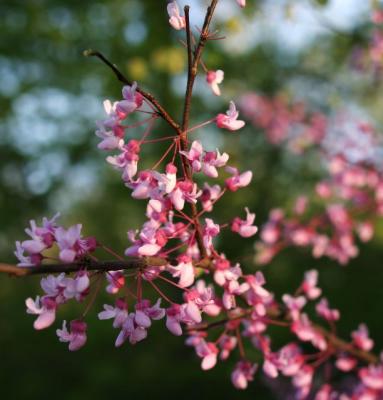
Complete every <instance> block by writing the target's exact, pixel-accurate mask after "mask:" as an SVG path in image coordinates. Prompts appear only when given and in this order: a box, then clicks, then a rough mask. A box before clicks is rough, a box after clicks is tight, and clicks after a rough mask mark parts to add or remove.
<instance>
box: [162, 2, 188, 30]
mask: <svg viewBox="0 0 383 400" xmlns="http://www.w3.org/2000/svg"><path fill="white" fill-rule="evenodd" d="M167 10H168V14H169V17H170V19H169V24H170V25H171V26H172V27H173V28H174V29H176V30H177V31H179V30H181V29H185V26H186V22H185V17H183V16H181V15H180V10H179V8H178V4H177V2H176V1H175V0H174V1H172V2H171V3H169V4H168V6H167Z"/></svg>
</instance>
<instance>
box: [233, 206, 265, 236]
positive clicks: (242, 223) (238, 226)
mask: <svg viewBox="0 0 383 400" xmlns="http://www.w3.org/2000/svg"><path fill="white" fill-rule="evenodd" d="M245 211H246V220H242V219H240V218H238V217H236V218H235V219H234V220H233V222H232V223H231V230H232V231H233V232H237V233H238V234H239V235H241V236H242V237H244V238H248V237H250V236H253V235H255V234H256V233H257V231H258V228H257V227H256V226H255V225H253V223H254V220H255V214H252V213H250V211H249V209H248V208H247V207H246V208H245Z"/></svg>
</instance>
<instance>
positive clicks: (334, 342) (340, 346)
mask: <svg viewBox="0 0 383 400" xmlns="http://www.w3.org/2000/svg"><path fill="white" fill-rule="evenodd" d="M251 313H252V309H248V310H244V311H243V312H242V313H241V314H236V315H232V316H230V315H229V316H228V317H227V318H224V319H221V320H218V321H214V322H211V323H203V324H198V325H189V326H188V328H187V331H188V332H189V333H190V332H193V331H203V330H208V329H212V328H216V327H218V326H222V325H225V324H226V323H228V322H230V321H236V320H239V319H243V318H247V317H248V316H249V315H250V314H251ZM271 314H272V316H273V317H274V318H276V313H275V311H272V312H271ZM279 320H280V322H284V323H285V322H288V323H289V324H288V325H287V326H290V323H291V321H290V320H289V318H288V317H286V316H284V315H280V316H279ZM312 326H313V328H314V329H315V330H316V331H317V332H318V333H320V334H321V335H323V336H324V338H325V339H326V340H327V342H328V344H329V345H330V346H332V347H333V348H334V349H336V350H337V351H339V352H346V353H348V354H351V355H352V356H354V357H356V358H358V359H359V360H363V361H365V362H367V363H369V364H377V363H378V362H379V358H378V357H377V356H376V355H375V354H373V353H371V352H368V351H364V350H361V349H358V348H356V347H355V346H353V345H352V344H351V343H348V342H346V341H345V340H343V339H341V338H339V337H338V336H336V335H335V334H334V333H332V332H330V331H328V330H326V329H325V328H323V327H321V326H319V325H317V324H312Z"/></svg>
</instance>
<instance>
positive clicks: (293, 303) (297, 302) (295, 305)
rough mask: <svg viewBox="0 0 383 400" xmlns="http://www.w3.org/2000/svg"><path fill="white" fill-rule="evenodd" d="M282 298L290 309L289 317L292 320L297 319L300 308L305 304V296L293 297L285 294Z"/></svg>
mask: <svg viewBox="0 0 383 400" xmlns="http://www.w3.org/2000/svg"><path fill="white" fill-rule="evenodd" d="M282 299H283V302H284V303H285V304H286V307H287V308H288V309H289V311H290V315H291V318H292V319H293V320H294V321H295V320H297V319H299V317H300V312H301V309H302V308H303V307H304V306H305V305H306V298H305V297H303V296H299V297H293V296H290V295H288V294H285V295H283V297H282Z"/></svg>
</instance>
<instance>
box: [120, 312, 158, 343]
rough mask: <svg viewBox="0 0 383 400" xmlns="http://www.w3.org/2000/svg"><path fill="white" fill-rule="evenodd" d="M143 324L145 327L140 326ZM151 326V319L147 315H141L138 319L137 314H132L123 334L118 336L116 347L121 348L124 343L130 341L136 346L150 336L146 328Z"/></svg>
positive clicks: (123, 327) (123, 328) (124, 326)
mask: <svg viewBox="0 0 383 400" xmlns="http://www.w3.org/2000/svg"><path fill="white" fill-rule="evenodd" d="M139 323H143V324H144V326H142V325H139ZM149 326H150V319H149V318H148V317H147V316H146V315H145V314H143V313H142V314H141V313H139V315H138V317H137V315H136V314H135V313H130V314H129V315H128V317H127V318H126V320H125V321H124V323H123V325H122V327H121V328H122V329H121V332H120V333H119V335H118V336H117V339H116V342H115V346H116V347H120V346H122V345H123V344H124V342H125V341H126V340H127V339H129V342H130V344H136V343H138V342H140V341H142V340H144V339H146V337H147V336H148V331H147V330H146V328H148V327H149Z"/></svg>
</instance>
